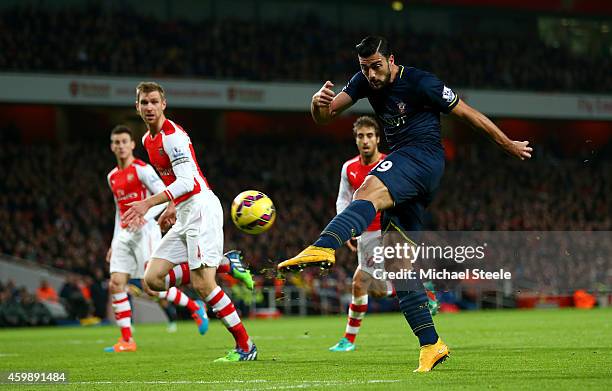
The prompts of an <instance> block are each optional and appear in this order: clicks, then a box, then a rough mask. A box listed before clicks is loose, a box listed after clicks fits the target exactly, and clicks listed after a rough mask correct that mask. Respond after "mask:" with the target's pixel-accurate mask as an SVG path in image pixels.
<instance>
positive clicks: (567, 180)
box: [0, 139, 612, 292]
mask: <svg viewBox="0 0 612 391" xmlns="http://www.w3.org/2000/svg"><path fill="white" fill-rule="evenodd" d="M298 142H299V148H298V147H296V144H295V143H298ZM261 143H262V142H261V141H257V140H242V141H241V142H236V143H232V144H229V145H224V144H216V145H215V147H214V148H207V145H196V148H195V150H196V151H199V153H201V154H202V155H201V156H200V157H199V160H200V164H201V165H202V168H203V170H204V173H205V175H206V176H207V178H208V179H209V182H210V183H211V185H212V186H213V189H214V190H215V191H216V193H217V194H218V195H219V197H220V198H221V201H222V204H223V206H224V209H225V218H226V222H225V228H226V229H225V248H226V250H229V249H231V248H240V249H243V250H244V251H245V252H246V254H247V259H248V262H249V263H250V265H251V268H252V269H253V270H254V271H255V272H256V273H257V274H258V275H259V276H260V277H258V278H259V279H260V280H263V281H260V283H263V284H265V285H268V286H271V285H273V284H274V277H275V275H274V263H273V261H278V260H281V259H285V257H287V256H290V255H293V254H295V253H297V252H298V251H300V250H301V248H303V247H304V246H305V245H306V244H309V243H310V242H311V241H312V240H313V239H315V238H316V237H317V235H318V233H319V232H320V230H321V229H322V228H323V227H324V226H325V224H326V223H327V222H328V221H329V219H330V218H331V217H333V215H334V214H335V199H336V194H337V187H338V182H339V171H340V167H341V165H342V163H343V162H344V161H345V160H346V159H348V158H350V157H352V156H354V154H355V151H354V147H353V146H352V145H351V144H350V143H349V142H347V143H343V144H342V145H341V146H338V145H337V144H332V145H330V144H321V143H318V142H317V141H308V140H303V139H302V140H299V141H288V140H285V141H282V140H277V141H274V142H266V144H265V145H262V144H261ZM259 148H261V149H265V150H273V151H274V153H271V154H258V155H257V159H255V160H253V161H250V163H249V164H245V157H247V156H251V155H252V151H254V150H258V149H259ZM485 151H489V152H485ZM287 156H291V159H287V158H286V157H287ZM66 162H70V164H66ZM0 165H2V167H4V168H5V169H4V170H2V171H0V182H1V183H3V186H4V191H3V192H1V193H0V220H1V221H3V222H5V223H4V224H2V225H1V226H0V253H4V254H10V255H13V256H15V257H18V258H24V259H29V260H33V261H36V262H39V263H41V264H44V265H49V266H53V267H56V268H60V269H65V270H70V271H72V272H75V273H79V274H81V275H86V276H87V277H86V284H87V285H88V286H91V285H92V284H94V283H96V282H100V281H101V280H102V279H103V278H104V276H105V275H107V271H108V266H107V264H106V263H105V260H104V259H105V254H106V250H107V249H108V246H109V244H110V240H111V235H112V232H113V221H114V220H113V218H114V204H113V200H112V196H111V193H110V191H109V189H108V185H107V183H106V174H107V172H108V171H110V169H112V168H113V157H112V155H111V153H110V152H109V151H108V150H107V148H106V145H104V144H86V143H75V144H68V145H63V146H48V145H45V146H36V145H29V146H26V145H21V144H16V143H3V144H2V145H1V146H0ZM296 173H299V175H297V174H296ZM611 173H612V162H610V160H609V159H600V160H597V159H594V160H592V161H590V162H584V161H583V160H581V159H580V158H579V157H560V156H555V154H553V153H552V152H544V151H541V152H540V153H539V154H538V155H536V157H535V158H534V159H533V160H532V161H530V162H529V163H528V164H523V163H521V162H518V161H516V162H515V161H513V160H511V159H510V158H508V157H506V156H504V155H502V154H501V153H500V152H499V151H497V150H495V149H492V148H486V147H485V148H479V147H478V146H476V145H471V146H468V145H466V146H463V147H460V148H458V149H457V156H456V158H455V159H453V160H452V161H449V162H448V163H447V171H446V173H445V176H444V178H443V183H442V185H441V189H440V191H439V193H438V198H437V200H436V201H435V203H434V204H433V205H432V207H431V216H430V221H429V223H428V225H429V227H430V228H434V229H441V230H455V231H456V230H485V231H486V230H498V231H537V230H543V231H554V230H561V231H564V230H569V231H604V230H605V231H609V230H611V229H612V220H611V219H612V217H611V216H612V202H611V200H610V194H612V193H611V192H610V189H612V175H611ZM246 189H258V190H261V191H263V192H265V193H267V194H268V195H269V196H270V197H271V198H272V199H273V201H274V202H275V205H276V208H277V211H278V216H277V221H276V223H275V225H274V227H273V228H272V229H271V230H270V231H269V232H267V233H265V234H263V235H260V236H251V235H246V234H243V233H241V232H240V231H238V230H237V229H236V228H235V227H234V226H233V224H232V223H231V220H230V218H229V207H230V204H231V201H232V199H233V198H234V197H235V195H236V194H238V193H240V192H241V191H243V190H246ZM584 240H587V239H584ZM587 244H588V243H587ZM508 247H510V246H508ZM583 248H584V247H583ZM588 248H591V247H588ZM558 250H559V249H557V251H558ZM595 250H597V251H595ZM606 252H607V253H606ZM611 253H612V249H609V248H594V252H593V253H592V254H593V257H594V258H593V259H592V261H593V262H589V261H588V260H585V259H583V258H581V257H570V258H571V259H569V260H568V261H567V262H566V264H564V265H565V266H563V267H556V266H555V265H552V264H550V262H549V263H548V264H546V263H544V264H542V261H541V259H539V258H537V257H535V258H534V257H533V256H532V257H531V258H524V259H523V260H522V262H520V263H519V264H517V265H515V268H516V269H517V272H519V273H520V274H521V275H523V276H526V277H529V281H531V282H532V283H533V284H535V285H534V286H537V284H541V285H542V286H545V287H549V288H550V289H551V290H555V289H560V287H561V285H560V282H563V283H564V284H567V286H572V287H573V288H578V287H581V288H587V289H588V288H592V287H593V286H592V284H593V281H602V279H601V278H600V275H599V274H601V273H602V272H603V273H605V272H606V271H607V270H610V269H612V266H611V265H610V264H609V263H610V258H611V257H610V256H609V254H611ZM553 254H554V253H553ZM606 254H607V256H606ZM561 255H562V254H561ZM566 258H567V257H566ZM547 259H551V257H550V256H549V257H548V258H547ZM528 260H529V261H528ZM355 266H356V261H355V259H354V256H352V255H351V254H350V253H349V252H348V250H347V249H345V248H344V249H342V250H340V252H339V254H338V263H337V266H336V267H335V268H334V269H332V271H331V272H330V273H329V274H328V275H327V278H319V277H318V274H308V273H305V274H303V275H302V276H299V277H298V278H297V279H292V280H290V281H289V283H291V284H295V285H301V286H303V287H306V288H307V289H309V290H311V291H321V290H322V289H332V290H334V291H335V292H344V291H346V290H347V289H348V287H349V285H348V284H350V277H351V276H352V272H353V270H354V268H355ZM597 273H599V274H597ZM563 286H566V285H563Z"/></svg>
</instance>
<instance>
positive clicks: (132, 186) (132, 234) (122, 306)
mask: <svg viewBox="0 0 612 391" xmlns="http://www.w3.org/2000/svg"><path fill="white" fill-rule="evenodd" d="M135 146H136V145H135V143H134V139H133V134H132V131H131V130H130V128H128V127H127V126H124V125H118V126H116V127H115V128H114V129H113V130H112V131H111V145H110V148H111V151H113V153H114V154H115V158H116V159H117V166H116V167H115V168H114V169H112V170H111V172H109V173H108V176H107V181H108V185H109V186H110V189H111V191H112V193H113V197H114V199H115V205H116V212H115V230H114V232H113V240H112V244H111V246H110V248H109V249H108V253H107V254H106V261H107V262H108V263H109V264H110V281H109V290H110V294H111V297H112V307H113V311H114V312H115V320H116V322H117V325H118V326H119V327H120V329H121V337H120V338H119V341H118V342H117V343H116V344H115V345H113V346H111V347H107V348H105V351H107V352H133V351H136V342H135V341H134V339H133V338H132V328H131V323H132V308H131V305H130V301H129V299H128V295H127V292H126V287H127V284H128V281H129V280H130V278H134V279H142V278H143V277H144V271H145V263H146V262H147V261H148V260H149V257H150V256H151V252H152V250H153V247H154V246H155V245H157V243H158V242H159V241H160V240H161V231H160V228H159V226H158V225H157V222H156V221H155V217H157V215H158V214H160V213H161V212H162V210H163V209H164V207H165V205H158V206H156V207H155V208H151V209H150V210H149V212H148V213H147V214H146V215H145V216H143V218H142V219H138V220H135V221H134V222H133V223H132V224H131V225H128V224H127V223H126V221H125V217H124V215H125V212H126V211H127V209H128V203H130V202H133V201H137V200H143V199H145V198H146V197H147V196H149V195H151V194H155V193H157V192H159V191H163V190H165V188H166V186H165V185H164V183H163V182H162V181H161V179H160V178H159V176H158V175H157V173H156V172H155V170H154V169H153V167H151V166H150V165H148V164H146V163H145V162H143V161H142V160H139V159H136V158H135V157H134V148H135ZM183 282H184V281H183ZM143 290H144V291H145V293H147V294H148V295H150V296H153V297H160V298H162V299H168V300H169V301H172V302H173V303H175V304H176V305H180V306H183V307H187V309H189V311H191V313H192V316H193V318H194V319H195V320H196V323H197V324H198V329H199V330H200V333H201V334H204V333H205V332H206V329H207V328H208V318H207V317H206V313H205V312H204V311H202V310H199V309H200V307H202V308H203V307H204V303H202V302H199V303H198V302H196V301H194V300H192V299H191V298H189V296H187V295H186V294H185V293H183V292H181V291H180V290H179V289H177V288H176V287H175V286H172V287H169V289H168V290H166V291H163V292H153V291H152V290H150V289H149V288H148V287H147V284H146V283H143ZM167 315H168V313H167ZM169 320H171V321H172V320H174V319H172V318H170V316H169ZM169 330H171V328H169Z"/></svg>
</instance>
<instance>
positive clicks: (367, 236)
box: [357, 231, 385, 276]
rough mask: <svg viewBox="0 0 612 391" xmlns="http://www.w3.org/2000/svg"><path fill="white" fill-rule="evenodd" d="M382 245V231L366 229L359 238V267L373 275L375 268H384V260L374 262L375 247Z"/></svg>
mask: <svg viewBox="0 0 612 391" xmlns="http://www.w3.org/2000/svg"><path fill="white" fill-rule="evenodd" d="M381 246H382V234H381V232H380V231H365V232H364V233H362V234H361V236H359V237H358V238H357V260H358V261H359V268H360V269H361V270H363V271H364V272H366V273H368V274H369V275H371V276H374V270H377V269H380V270H384V267H385V264H384V262H378V263H376V262H374V247H381Z"/></svg>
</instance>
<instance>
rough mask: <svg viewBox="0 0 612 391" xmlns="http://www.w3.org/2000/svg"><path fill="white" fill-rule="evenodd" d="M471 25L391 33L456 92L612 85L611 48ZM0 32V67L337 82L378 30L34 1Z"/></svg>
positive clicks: (12, 14)
mask: <svg viewBox="0 0 612 391" xmlns="http://www.w3.org/2000/svg"><path fill="white" fill-rule="evenodd" d="M483 18H486V17H483ZM469 23H470V19H467V20H466V23H465V25H462V26H461V28H460V29H458V31H457V33H456V34H452V35H450V36H449V35H444V34H436V33H435V32H427V33H424V32H415V31H411V30H399V29H390V30H389V31H384V33H385V35H386V36H387V38H388V39H389V41H390V42H392V43H393V45H394V52H395V53H396V55H397V60H398V62H399V63H400V64H405V65H411V66H416V67H421V68H424V69H428V70H430V71H432V72H433V73H435V74H437V75H438V76H440V77H441V78H442V79H443V80H445V81H446V82H447V83H448V84H449V85H451V86H454V87H464V88H467V87H469V88H495V89H514V90H537V91H566V92H567V91H590V92H606V91H610V90H611V89H612V74H611V73H610V72H609V71H607V70H609V69H611V68H612V58H611V57H610V54H609V53H608V52H605V51H598V50H590V53H589V55H588V56H583V55H580V54H575V53H574V52H572V50H571V47H570V46H571V45H569V44H567V45H565V44H559V45H556V47H555V46H552V45H549V44H545V43H544V41H543V40H541V39H540V37H539V36H538V34H537V33H536V32H534V31H533V29H532V28H527V27H525V30H519V29H517V30H514V31H513V32H511V33H509V32H501V31H500V32H498V33H496V34H495V33H494V34H489V33H487V34H482V33H476V32H473V31H470V28H469V27H470V26H469ZM151 25H155V29H150V28H148V27H149V26H151ZM0 30H1V31H2V32H3V33H2V34H1V35H0V47H2V48H3V50H2V51H1V52H0V71H13V72H61V73H77V74H89V75H93V74H108V75H115V76H117V75H123V76H126V75H148V76H151V77H157V76H181V77H197V78H209V79H226V80H253V81H304V82H319V81H321V80H328V79H329V80H334V81H335V82H337V83H344V82H346V81H347V75H350V74H351V72H355V71H356V70H357V69H356V66H355V61H354V53H353V51H352V50H351V48H352V47H353V46H354V45H355V43H356V42H359V40H360V39H361V38H363V36H365V35H368V34H370V33H371V31H366V30H363V31H354V30H348V31H345V30H342V29H341V28H339V27H336V26H332V25H329V24H326V23H325V22H323V21H321V20H319V19H318V17H317V16H316V15H312V14H306V15H305V16H303V17H301V18H298V19H296V20H290V19H285V20H283V21H282V22H274V21H267V22H263V21H261V22H257V21H249V20H234V19H227V18H224V19H221V20H205V21H202V22H197V23H196V22H190V21H184V20H163V21H162V20H157V19H155V18H154V17H152V16H144V15H142V14H139V13H136V12H134V11H130V10H129V8H113V9H110V10H109V9H103V8H102V7H100V6H95V5H93V4H92V5H91V6H89V7H87V8H83V9H79V8H59V9H55V10H52V9H45V8H39V7H37V6H35V5H32V4H31V3H28V4H26V5H22V6H17V7H12V8H7V9H4V10H3V11H2V12H0ZM261 37H265V39H261ZM304 37H306V38H307V39H304ZM331 53H333V56H334V60H333V61H329V60H328V57H329V56H330V54H331ZM143 56H146V58H147V61H142V58H143Z"/></svg>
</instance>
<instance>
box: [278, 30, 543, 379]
mask: <svg viewBox="0 0 612 391" xmlns="http://www.w3.org/2000/svg"><path fill="white" fill-rule="evenodd" d="M356 49H357V55H358V59H359V66H360V68H361V71H360V72H357V73H356V74H355V75H354V76H353V77H352V78H351V79H350V81H349V82H348V84H347V85H346V86H345V87H344V88H343V89H342V91H341V92H340V93H338V94H335V93H334V91H333V90H332V87H333V86H334V85H333V83H331V82H330V81H327V82H325V84H324V85H323V87H321V89H320V90H319V91H317V93H315V94H314V95H313V97H312V102H311V113H312V117H313V119H314V121H315V122H316V123H317V124H325V123H328V122H330V121H332V120H333V119H334V118H336V117H337V116H338V115H340V114H341V113H342V112H343V111H344V110H346V109H348V108H349V107H350V106H352V105H353V104H354V103H355V102H357V101H358V100H359V99H362V98H367V99H368V101H369V102H370V105H371V106H372V108H373V109H374V112H375V113H376V115H377V117H378V118H379V120H380V122H381V123H382V124H383V127H384V133H385V137H386V140H387V143H388V144H389V147H390V150H391V153H390V154H389V155H388V156H387V158H386V159H385V160H384V161H382V162H381V163H379V164H378V165H377V166H376V167H375V168H374V169H372V171H371V172H370V174H369V175H368V176H367V177H366V179H365V181H364V183H363V185H362V186H361V187H360V188H359V189H357V191H356V192H355V195H354V197H353V201H352V202H351V204H350V205H349V206H348V207H347V208H346V209H344V211H343V212H342V213H340V214H338V215H337V216H336V217H334V218H333V220H332V221H331V222H330V223H329V224H328V226H327V227H326V228H325V229H324V230H323V232H321V236H320V237H319V239H318V240H317V241H316V242H315V243H314V244H313V245H311V246H309V247H307V248H306V249H305V250H304V251H302V252H301V253H299V254H298V255H297V256H295V257H293V258H291V259H288V260H286V261H284V262H281V263H280V264H279V265H278V268H279V270H281V271H292V270H301V269H303V268H304V267H306V266H320V267H330V266H331V265H333V263H334V262H335V250H336V249H337V248H339V247H340V246H342V245H343V244H344V243H345V242H346V241H347V240H349V239H350V238H352V237H356V236H359V235H360V234H361V233H362V232H363V231H364V230H365V229H366V227H367V226H368V225H369V224H370V223H371V222H372V220H373V219H374V217H375V216H376V213H377V211H383V214H382V230H383V234H384V237H383V245H384V246H392V247H395V246H396V245H397V244H404V243H407V244H409V245H415V243H414V241H413V239H411V238H410V236H409V235H410V234H409V233H410V232H415V231H419V230H420V229H421V226H422V222H423V214H424V211H425V208H426V207H427V206H428V205H429V203H430V202H431V201H432V198H433V196H434V194H435V192H436V190H437V188H438V185H439V183H440V179H441V177H442V173H443V171H444V149H443V147H442V143H441V135H440V113H444V114H449V115H452V116H454V117H456V118H458V119H461V120H463V121H465V122H467V123H468V124H469V125H471V126H472V127H473V128H475V129H478V130H481V131H483V132H484V133H485V134H487V135H488V136H489V137H490V138H491V139H492V140H493V141H494V142H495V143H496V144H497V145H499V146H500V147H501V148H502V149H503V150H505V151H506V152H507V153H509V154H510V155H512V156H514V157H516V158H518V159H521V160H524V159H529V158H530V157H531V152H532V148H531V147H529V142H528V141H513V140H510V139H509V138H508V137H507V136H506V135H505V134H504V133H503V132H502V131H501V130H500V129H499V128H498V127H497V126H496V125H495V124H494V123H493V122H492V121H491V120H489V119H488V118H487V117H486V116H485V115H483V114H482V113H480V112H478V111H477V110H475V109H473V108H472V107H470V106H469V105H467V104H466V103H465V102H463V101H462V100H461V99H460V98H459V97H458V95H457V94H456V93H455V92H454V91H453V90H452V89H451V88H449V87H447V86H446V85H445V84H444V83H443V82H442V81H440V79H438V78H437V77H436V76H435V75H433V74H431V73H429V72H426V71H423V70H420V69H417V68H413V67H407V66H403V65H399V64H396V63H395V57H394V56H393V54H392V52H391V48H390V46H389V43H388V42H387V40H386V39H385V38H383V37H378V36H369V37H366V38H364V39H363V40H362V41H361V42H360V43H359V44H358V45H357V46H356ZM385 268H386V269H387V271H390V272H397V271H402V270H405V268H408V269H409V268H410V260H409V259H406V258H402V257H401V256H400V255H399V254H398V255H396V257H395V259H393V260H390V259H385ZM393 283H394V285H395V289H396V292H397V296H398V299H399V302H400V309H401V310H402V312H403V314H404V316H405V318H406V320H407V321H408V324H409V325H410V327H411V328H412V331H413V332H414V334H415V335H416V336H417V337H418V339H419V343H420V345H421V350H420V356H419V366H418V368H417V369H416V370H415V372H428V371H430V370H432V369H433V368H434V367H435V366H436V365H437V364H439V363H440V362H442V361H444V360H445V359H446V358H447V357H448V355H449V349H448V346H447V345H446V344H445V343H444V342H443V341H442V340H441V339H440V338H439V337H438V334H437V332H436V329H435V326H434V324H433V321H432V318H431V314H430V312H429V310H428V308H427V296H426V294H425V291H424V289H423V286H422V283H421V281H420V280H418V279H406V280H401V279H396V280H393Z"/></svg>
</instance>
